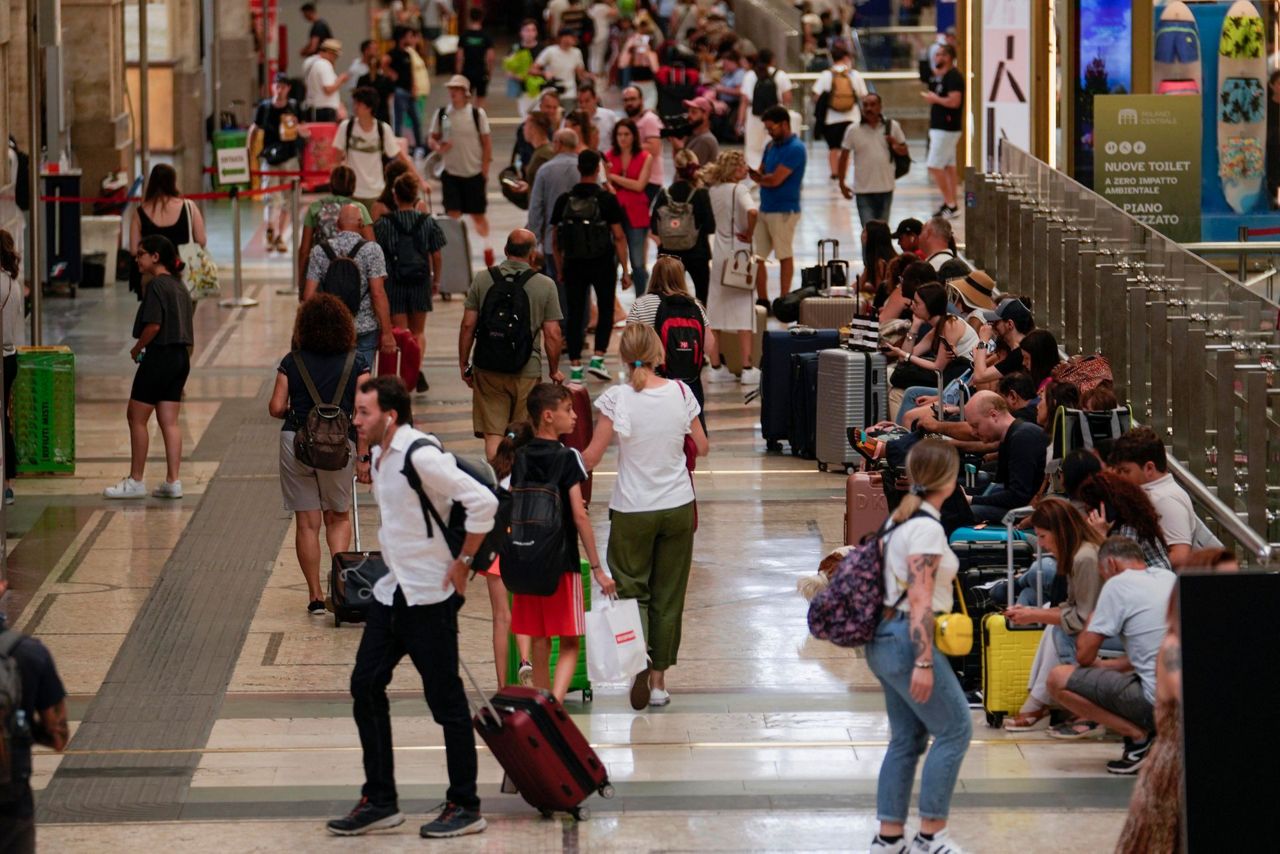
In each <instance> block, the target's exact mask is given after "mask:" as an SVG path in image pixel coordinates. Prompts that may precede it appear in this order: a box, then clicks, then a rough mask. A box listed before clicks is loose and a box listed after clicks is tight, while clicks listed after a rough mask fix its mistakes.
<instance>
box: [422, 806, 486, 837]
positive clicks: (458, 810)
mask: <svg viewBox="0 0 1280 854" xmlns="http://www.w3.org/2000/svg"><path fill="white" fill-rule="evenodd" d="M486 827H488V824H487V823H486V822H485V820H484V817H483V816H481V815H480V813H478V812H472V811H471V810H469V809H466V808H465V807H460V806H458V805H457V804H445V805H444V809H443V810H441V811H440V815H439V816H438V817H437V818H436V820H435V821H431V822H427V823H426V824H424V825H423V826H422V828H421V829H420V830H419V831H418V835H419V836H421V837H422V838H423V839H448V838H450V837H452V836H466V835H467V834H469V833H479V832H480V831H482V830H484V829H485V828H486Z"/></svg>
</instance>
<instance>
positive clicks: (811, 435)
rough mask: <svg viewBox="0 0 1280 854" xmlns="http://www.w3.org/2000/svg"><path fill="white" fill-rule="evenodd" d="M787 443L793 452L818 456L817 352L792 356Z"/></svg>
mask: <svg viewBox="0 0 1280 854" xmlns="http://www.w3.org/2000/svg"><path fill="white" fill-rule="evenodd" d="M787 444H789V445H790V446H791V453H792V455H793V456H797V457H800V458H801V459H805V460H812V459H815V458H816V457H817V449H818V354H817V353H797V354H796V355H794V356H792V357H791V427H790V428H789V429H788V431H787Z"/></svg>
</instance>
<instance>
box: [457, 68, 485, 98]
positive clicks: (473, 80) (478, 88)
mask: <svg viewBox="0 0 1280 854" xmlns="http://www.w3.org/2000/svg"><path fill="white" fill-rule="evenodd" d="M462 75H463V76H464V77H466V78H467V82H468V83H470V84H471V94H472V95H475V96H476V97H477V98H483V97H485V96H486V95H488V94H489V75H488V74H475V73H472V72H467V71H464V72H462Z"/></svg>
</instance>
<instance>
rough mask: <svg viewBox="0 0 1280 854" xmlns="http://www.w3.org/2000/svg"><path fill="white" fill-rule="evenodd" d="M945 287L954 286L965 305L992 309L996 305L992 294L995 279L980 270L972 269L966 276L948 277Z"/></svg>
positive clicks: (995, 291) (994, 291)
mask: <svg viewBox="0 0 1280 854" xmlns="http://www.w3.org/2000/svg"><path fill="white" fill-rule="evenodd" d="M947 287H950V288H954V289H955V291H956V293H958V294H959V295H960V298H961V299H962V300H964V302H965V305H968V306H969V307H971V308H977V309H985V310H987V311H992V310H994V309H995V307H996V303H995V300H994V299H992V296H993V295H994V294H996V293H997V290H996V283H995V280H994V279H992V278H991V277H990V276H988V275H987V274H986V273H984V272H982V271H981V270H974V271H972V272H970V273H969V274H968V275H966V276H961V277H959V278H956V279H948V280H947Z"/></svg>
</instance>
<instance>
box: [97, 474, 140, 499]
mask: <svg viewBox="0 0 1280 854" xmlns="http://www.w3.org/2000/svg"><path fill="white" fill-rule="evenodd" d="M102 494H103V495H105V496H106V497H107V498H146V497H147V485H146V484H145V483H143V482H142V481H140V480H134V479H133V478H131V477H126V478H124V479H123V480H121V481H120V482H119V483H117V484H116V485H115V486H108V487H107V488H106V489H104V490H102Z"/></svg>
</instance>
